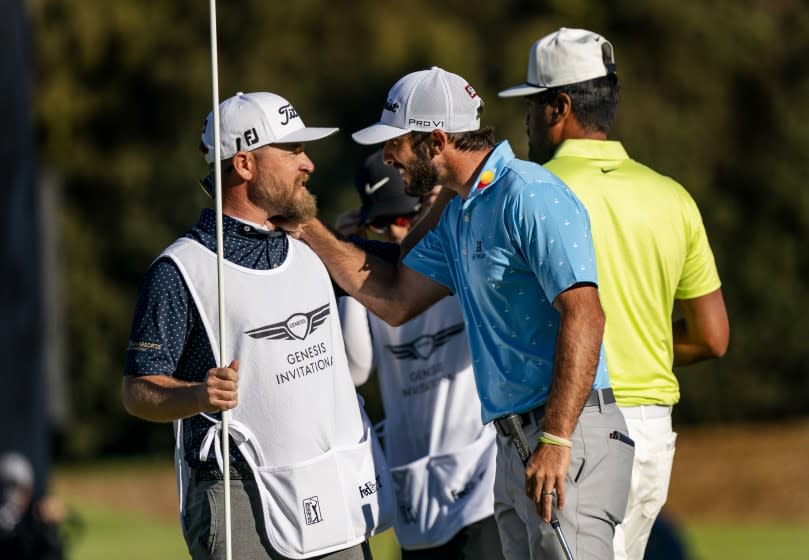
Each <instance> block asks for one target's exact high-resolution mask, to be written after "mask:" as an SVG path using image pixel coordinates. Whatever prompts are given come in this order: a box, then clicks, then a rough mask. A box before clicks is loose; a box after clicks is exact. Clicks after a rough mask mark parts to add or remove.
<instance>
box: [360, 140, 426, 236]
mask: <svg viewBox="0 0 809 560" xmlns="http://www.w3.org/2000/svg"><path fill="white" fill-rule="evenodd" d="M354 187H356V189H357V192H358V193H359V195H360V199H361V200H362V218H363V220H364V221H365V222H368V221H370V220H372V219H374V218H376V217H379V216H401V215H404V214H411V213H413V212H416V211H418V209H419V206H420V199H419V198H418V197H415V196H410V195H408V194H407V193H406V192H405V186H404V183H403V182H402V176H401V175H400V174H399V171H398V170H397V169H396V168H395V167H393V166H392V165H385V162H384V161H383V160H382V150H378V151H376V152H374V153H373V154H371V155H370V156H368V157H367V158H365V160H364V161H363V162H362V164H361V165H360V167H359V169H358V170H357V175H356V177H355V178H354Z"/></svg>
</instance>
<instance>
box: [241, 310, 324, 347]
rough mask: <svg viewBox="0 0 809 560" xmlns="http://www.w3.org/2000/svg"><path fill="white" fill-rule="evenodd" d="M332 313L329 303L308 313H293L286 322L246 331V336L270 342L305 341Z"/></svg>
mask: <svg viewBox="0 0 809 560" xmlns="http://www.w3.org/2000/svg"><path fill="white" fill-rule="evenodd" d="M330 312H331V311H330V309H329V304H328V303H327V304H326V305H322V306H320V307H318V308H316V309H313V310H312V311H309V312H308V313H293V314H292V315H290V316H289V318H288V319H286V320H285V321H281V322H280V323H273V324H272V325H265V326H263V327H258V328H257V329H252V330H249V331H245V333H244V334H246V335H249V336H251V337H253V338H267V339H270V340H303V339H304V338H306V337H307V336H309V334H311V333H312V332H314V331H315V330H316V329H317V328H318V327H319V326H320V325H322V324H323V323H325V322H326V318H328V316H329V313H330Z"/></svg>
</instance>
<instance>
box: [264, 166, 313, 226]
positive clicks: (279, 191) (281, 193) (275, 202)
mask: <svg viewBox="0 0 809 560" xmlns="http://www.w3.org/2000/svg"><path fill="white" fill-rule="evenodd" d="M306 178H307V176H305V175H301V176H299V177H298V178H297V179H295V182H294V183H293V185H292V186H291V187H288V186H285V185H283V184H282V183H281V181H279V180H278V179H276V178H275V177H273V176H271V175H268V174H267V175H265V174H258V175H257V176H256V185H257V187H258V188H256V189H251V190H250V191H249V192H250V194H249V195H248V196H249V197H250V200H251V201H252V202H253V204H255V205H256V206H259V207H261V208H264V209H265V210H266V211H267V214H268V216H269V218H283V220H284V221H287V222H297V223H306V222H309V221H311V220H312V219H313V218H314V217H315V216H316V215H317V199H316V198H315V195H313V194H312V193H310V192H309V191H308V190H307V189H306V186H305V184H306Z"/></svg>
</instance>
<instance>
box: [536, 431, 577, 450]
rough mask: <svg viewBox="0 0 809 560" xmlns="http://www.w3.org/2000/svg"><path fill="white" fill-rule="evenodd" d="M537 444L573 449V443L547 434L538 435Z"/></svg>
mask: <svg viewBox="0 0 809 560" xmlns="http://www.w3.org/2000/svg"><path fill="white" fill-rule="evenodd" d="M539 443H546V444H548V445H558V446H559V447H573V442H572V441H570V440H569V439H565V438H563V437H559V436H555V435H553V434H549V433H548V432H540V433H539Z"/></svg>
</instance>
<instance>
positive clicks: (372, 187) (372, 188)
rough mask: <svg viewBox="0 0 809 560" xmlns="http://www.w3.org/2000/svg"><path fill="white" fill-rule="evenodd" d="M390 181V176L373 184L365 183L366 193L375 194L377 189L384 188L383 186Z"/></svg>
mask: <svg viewBox="0 0 809 560" xmlns="http://www.w3.org/2000/svg"><path fill="white" fill-rule="evenodd" d="M388 181H390V177H383V178H382V179H380V180H379V181H377V182H376V183H374V184H373V185H371V184H370V183H365V194H374V193H375V192H376V191H378V190H379V189H381V188H382V186H383V185H384V184H385V183H387V182H388Z"/></svg>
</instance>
